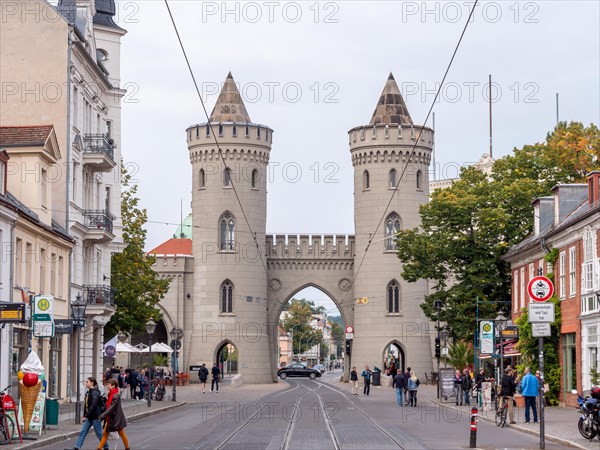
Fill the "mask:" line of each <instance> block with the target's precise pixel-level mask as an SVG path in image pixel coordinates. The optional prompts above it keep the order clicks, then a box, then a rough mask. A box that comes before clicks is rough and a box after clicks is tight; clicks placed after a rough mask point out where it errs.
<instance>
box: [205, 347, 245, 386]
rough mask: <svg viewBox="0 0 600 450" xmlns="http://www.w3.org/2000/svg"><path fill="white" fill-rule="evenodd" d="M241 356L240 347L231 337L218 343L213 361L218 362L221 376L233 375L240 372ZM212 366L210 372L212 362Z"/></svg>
mask: <svg viewBox="0 0 600 450" xmlns="http://www.w3.org/2000/svg"><path fill="white" fill-rule="evenodd" d="M239 356H240V355H239V352H238V348H237V347H236V346H235V344H234V343H233V342H231V341H230V340H229V339H225V340H223V341H221V342H219V343H218V344H217V346H216V348H215V351H214V358H213V361H212V363H215V362H216V363H217V365H218V366H219V370H220V371H221V378H225V377H227V376H233V375H236V374H237V373H238V372H239V367H238V361H239ZM210 366H211V367H210V368H209V369H208V370H209V372H210V369H211V368H212V364H211V365H210Z"/></svg>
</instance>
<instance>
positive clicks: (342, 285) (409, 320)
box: [151, 74, 433, 383]
mask: <svg viewBox="0 0 600 450" xmlns="http://www.w3.org/2000/svg"><path fill="white" fill-rule="evenodd" d="M213 133H214V134H213ZM186 138H187V145H188V150H189V156H190V163H191V165H192V180H193V195H192V222H193V238H192V240H193V251H192V252H191V253H192V256H193V273H191V274H190V273H188V272H187V269H184V268H183V267H182V266H181V265H180V266H179V267H178V268H177V270H176V272H177V274H175V272H173V271H172V269H173V267H171V266H172V260H173V258H181V256H182V255H181V253H180V254H179V255H173V254H168V253H169V252H172V251H173V250H165V249H164V248H163V249H162V250H161V247H162V246H161V247H158V248H157V249H155V250H153V251H151V253H153V254H155V255H156V256H157V258H158V259H157V262H156V265H155V269H156V270H157V271H158V272H159V273H160V274H163V275H166V274H167V272H169V274H170V275H172V276H175V275H176V276H180V275H181V276H182V277H183V278H182V280H183V282H184V286H183V287H181V286H177V287H174V286H173V285H172V286H171V288H170V291H169V293H168V294H167V297H166V299H165V300H164V301H163V302H161V305H162V307H163V308H164V311H165V317H167V319H166V322H165V326H166V328H167V329H169V328H170V327H171V325H175V323H171V322H170V321H171V320H172V319H171V318H172V317H173V311H174V310H173V308H174V306H173V302H175V303H177V304H178V305H179V306H178V308H182V307H183V308H184V311H185V313H184V317H183V321H182V322H181V321H180V322H179V323H178V324H177V325H178V326H181V325H183V329H184V339H183V347H182V351H181V354H180V367H181V368H182V369H183V368H184V367H185V368H187V367H188V366H189V365H195V364H199V363H207V364H210V363H211V362H212V361H215V360H216V359H217V357H218V354H219V351H220V349H221V348H222V347H223V345H225V344H227V343H232V344H233V345H235V347H236V348H237V350H238V355H239V361H238V371H239V372H240V373H241V374H242V376H243V379H244V383H264V382H271V381H274V380H275V379H276V367H277V363H278V358H277V351H278V345H277V344H278V339H279V328H278V324H279V316H280V314H281V311H282V310H283V307H284V305H285V304H286V303H287V302H288V301H289V300H290V299H291V298H293V296H294V295H295V294H297V293H298V292H299V291H301V290H302V289H304V288H306V287H308V286H313V287H316V288H319V289H321V290H322V291H323V292H325V293H326V294H327V295H328V296H329V297H330V298H331V299H332V300H333V301H334V302H335V304H336V305H337V306H338V308H339V310H340V313H341V315H342V318H343V320H344V324H345V325H346V326H348V325H350V326H353V327H354V339H353V344H352V354H351V355H350V357H346V358H345V365H346V367H345V369H346V373H347V371H348V370H349V367H350V365H356V366H357V367H361V366H364V365H365V364H368V365H369V366H371V367H373V366H377V367H380V368H383V361H384V352H385V350H386V349H387V348H388V347H389V346H390V345H395V347H396V349H397V350H398V351H399V354H400V358H401V364H402V366H403V367H404V368H406V367H407V366H411V367H412V368H413V369H414V370H415V372H416V373H417V374H419V375H420V376H421V377H423V373H424V372H430V371H431V370H432V368H433V359H432V338H431V333H433V327H430V322H429V320H428V319H427V318H426V317H425V316H424V315H423V313H422V311H421V309H420V307H419V305H420V304H421V302H422V301H423V299H424V297H425V295H427V293H428V292H427V291H428V285H427V282H425V281H420V282H418V283H411V284H409V283H406V282H404V281H403V280H402V278H401V277H400V272H401V264H400V261H399V260H398V258H397V256H396V254H395V251H394V242H393V234H394V233H395V232H397V231H398V230H399V229H401V228H412V227H416V226H418V225H419V206H420V205H421V204H423V203H426V202H427V201H428V197H429V180H428V168H429V164H430V159H431V152H432V145H433V144H432V142H433V131H432V130H431V129H429V128H425V127H420V126H417V125H414V124H413V122H412V119H411V117H410V115H409V113H408V109H407V108H406V105H405V104H404V100H403V99H402V96H401V95H400V91H399V89H398V86H397V84H396V82H395V80H394V78H393V77H392V76H391V75H390V77H389V78H388V80H387V82H386V85H385V87H384V90H383V92H382V95H381V97H380V99H379V102H378V105H377V107H376V110H375V113H374V114H373V117H372V119H371V121H370V123H369V125H365V126H359V127H356V128H353V129H352V130H350V132H349V144H350V157H351V159H352V162H353V166H354V172H355V176H354V179H355V183H354V194H355V224H356V236H343V235H277V236H274V235H270V234H268V233H266V229H265V224H266V216H267V199H266V187H267V186H266V173H267V172H266V171H267V164H268V162H269V157H270V152H271V146H272V144H273V131H272V130H271V129H270V128H269V127H268V126H265V125H260V124H257V123H254V122H252V121H251V120H250V117H249V115H248V112H247V111H246V108H245V106H244V104H243V102H242V100H241V97H240V95H239V92H238V91H237V88H236V86H235V82H234V81H233V77H232V76H231V74H229V75H228V77H227V79H226V81H225V83H224V86H223V89H222V92H221V94H220V96H219V99H218V100H217V104H216V106H215V108H214V110H213V112H212V114H211V118H210V124H207V123H201V124H198V125H192V126H190V127H189V128H188V129H187V132H186ZM413 147H414V152H413V151H412V150H413ZM405 167H406V168H405ZM229 177H230V179H231V180H232V182H230V181H229ZM392 194H393V198H392V201H391V203H390V205H389V207H388V202H389V201H390V197H392ZM240 203H241V205H243V211H242V209H241V208H240ZM386 208H387V209H386ZM176 237H178V236H176ZM175 240H177V239H175ZM182 240H183V239H182ZM171 241H173V240H171ZM165 244H166V243H165ZM165 244H163V245H165ZM168 247H169V248H171V247H172V246H168ZM367 248H368V249H369V250H368V252H366V255H365V251H366V249H367ZM185 261H186V266H185V267H186V268H188V267H189V266H188V265H187V264H188V263H190V264H191V263H192V259H191V258H189V255H188V256H186V257H185ZM192 279H193V281H192ZM175 290H177V292H178V293H176V292H175ZM188 294H189V295H188ZM357 297H360V298H366V301H365V302H361V303H360V304H358V303H357V302H356V298H357ZM167 322H168V323H167Z"/></svg>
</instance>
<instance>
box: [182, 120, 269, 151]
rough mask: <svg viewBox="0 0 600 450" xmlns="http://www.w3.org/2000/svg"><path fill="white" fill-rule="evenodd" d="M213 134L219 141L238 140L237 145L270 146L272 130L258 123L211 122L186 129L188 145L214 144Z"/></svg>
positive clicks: (229, 141)
mask: <svg viewBox="0 0 600 450" xmlns="http://www.w3.org/2000/svg"><path fill="white" fill-rule="evenodd" d="M213 132H214V134H215V135H216V136H217V140H218V141H219V143H231V142H239V143H240V144H239V145H247V144H255V145H260V146H264V147H268V148H269V149H270V148H271V145H272V144H273V130H272V129H271V128H269V127H268V126H266V125H261V124H258V123H250V122H246V123H235V122H213V123H212V124H211V126H209V125H208V123H202V124H196V125H192V126H190V127H188V129H187V130H186V139H187V143H188V147H190V148H191V147H192V146H193V145H198V144H200V145H206V144H213V145H216V144H215V138H214V136H213Z"/></svg>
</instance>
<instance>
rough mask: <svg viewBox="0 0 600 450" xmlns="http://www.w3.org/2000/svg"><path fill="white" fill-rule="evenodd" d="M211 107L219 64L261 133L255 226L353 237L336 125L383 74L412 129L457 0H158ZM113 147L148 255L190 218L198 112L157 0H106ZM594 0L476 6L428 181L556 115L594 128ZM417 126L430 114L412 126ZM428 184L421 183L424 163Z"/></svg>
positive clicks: (368, 96) (548, 123) (528, 139)
mask: <svg viewBox="0 0 600 450" xmlns="http://www.w3.org/2000/svg"><path fill="white" fill-rule="evenodd" d="M169 4H170V6H171V10H172V12H173V15H174V17H175V20H176V22H177V25H178V27H179V31H180V34H181V37H182V39H183V43H184V45H185V47H186V50H187V52H188V56H189V58H190V61H191V65H192V68H193V70H194V74H195V76H196V79H197V81H198V83H199V87H200V89H201V91H202V94H203V97H204V100H205V101H206V107H207V109H208V111H209V113H210V111H212V108H213V106H214V103H215V101H216V98H217V95H218V91H219V89H220V87H221V83H222V82H223V81H224V80H225V77H226V75H227V72H228V71H231V72H232V73H233V76H234V78H235V80H236V82H237V83H238V85H239V88H240V92H241V94H242V96H243V98H244V99H245V104H246V108H247V110H248V112H249V114H250V117H251V119H252V121H253V122H258V123H261V124H265V125H268V126H270V127H271V128H272V129H273V130H274V132H275V133H274V138H273V148H272V151H271V164H270V170H269V176H270V178H269V182H268V217H267V231H268V232H273V233H301V232H302V233H337V234H343V233H348V234H352V233H353V232H354V219H353V193H352V191H353V182H352V180H353V168H352V164H351V162H350V153H349V148H348V136H347V132H348V130H350V129H351V128H353V127H355V126H359V125H364V124H368V122H369V120H370V118H371V115H372V113H373V110H374V108H375V105H376V103H377V100H378V98H379V94H380V92H381V90H382V88H383V86H384V83H385V80H386V78H387V76H388V74H389V73H390V72H393V74H394V76H395V78H396V80H397V82H398V84H399V86H400V89H401V90H402V92H403V95H404V99H405V101H406V103H407V106H408V108H409V111H410V113H411V115H412V118H413V121H414V122H415V123H417V124H422V123H423V121H424V120H425V117H426V114H427V111H428V109H429V107H430V105H431V104H432V101H433V98H434V95H435V89H436V87H437V86H438V83H439V81H440V80H441V79H442V76H443V74H444V71H445V69H446V66H447V64H448V62H449V60H450V57H451V55H452V52H453V51H454V48H455V45H456V43H457V41H458V38H459V36H460V33H461V31H462V29H463V26H464V23H465V22H466V20H467V17H468V15H469V12H470V8H471V6H470V5H471V4H472V3H471V2H463V1H458V2H434V1H431V2H421V1H419V2H410V1H409V2H400V1H368V2H367V1H335V2H312V1H309V2H286V1H273V2H220V1H219V2H200V1H190V0H186V1H173V2H170V3H169ZM117 10H118V11H117V17H116V20H117V22H118V23H119V24H120V25H121V26H122V27H124V28H126V29H127V30H128V34H127V35H126V36H125V37H124V39H123V45H122V52H123V53H122V84H123V85H124V86H125V87H126V88H128V90H129V93H128V95H127V97H126V99H125V102H124V105H123V142H122V150H123V155H124V158H125V159H126V161H128V162H129V163H130V164H132V165H133V166H134V167H135V168H136V173H135V178H136V180H137V182H138V183H139V194H140V197H141V200H142V205H143V206H144V207H146V208H147V209H148V215H149V219H150V223H149V224H148V231H149V233H148V241H147V248H148V249H150V248H153V247H154V246H156V245H158V244H160V243H161V242H162V241H164V240H166V239H168V238H169V237H171V235H172V234H173V233H174V231H175V226H173V225H166V224H163V223H161V222H168V223H170V224H173V223H175V224H176V223H178V222H179V220H180V215H181V213H180V203H181V201H182V202H183V214H184V216H185V215H187V214H188V213H189V212H190V209H189V205H190V200H191V192H190V191H191V166H190V163H189V159H188V152H187V147H186V142H185V129H186V128H187V127H188V126H190V125H192V124H197V123H203V122H205V121H206V117H205V116H204V113H203V111H202V107H201V104H200V101H199V99H198V97H197V96H196V93H195V90H194V86H193V84H192V81H191V78H190V75H189V73H188V71H187V68H186V66H185V61H184V58H183V56H182V53H181V51H180V49H179V46H178V42H177V39H176V36H175V32H174V30H173V27H172V25H171V22H170V19H169V16H168V13H167V10H166V7H165V4H164V2H163V1H156V0H155V1H141V2H139V1H138V2H132V1H121V2H118V3H117ZM599 17H600V10H599V3H598V2H596V1H541V2H538V1H535V2H531V1H527V2H526V1H519V2H517V1H499V2H490V1H485V2H480V4H479V5H478V6H477V8H476V9H475V12H474V15H473V19H472V22H471V23H470V25H469V27H468V30H467V33H466V35H465V38H464V39H463V42H462V45H461V47H460V49H459V51H458V54H457V57H456V59H455V61H454V64H453V66H452V69H451V70H450V73H449V76H448V78H447V80H446V83H447V84H446V86H445V88H444V89H442V94H441V98H440V100H439V102H437V104H436V105H435V108H434V111H435V120H436V124H435V127H436V176H437V178H438V179H439V178H448V177H454V176H455V175H456V173H457V167H458V166H460V165H463V164H470V163H474V162H476V161H477V160H478V159H479V158H480V156H481V155H482V154H483V153H484V152H488V151H489V139H488V133H489V130H488V97H487V96H488V94H487V81H488V75H489V74H491V75H492V78H493V82H494V89H493V94H492V98H493V101H494V106H493V108H494V109H493V117H494V125H493V132H494V149H493V152H494V157H501V156H502V155H505V154H507V153H509V152H511V151H512V149H513V148H514V147H520V146H522V145H524V144H528V143H533V142H538V141H541V140H543V139H544V137H545V135H546V133H547V132H548V131H549V130H551V129H552V128H553V127H554V125H555V123H556V93H559V95H560V97H559V98H560V100H559V103H560V119H561V120H577V121H581V122H584V123H585V124H589V123H590V122H593V123H595V124H598V122H599V117H600V104H599V98H600V93H599V79H600V70H599V69H600V61H599V54H600V48H599V42H600V35H599V29H600V24H599ZM427 125H428V126H431V125H432V124H431V119H430V121H429V122H428V123H427ZM430 178H431V179H433V168H432V170H431V174H430Z"/></svg>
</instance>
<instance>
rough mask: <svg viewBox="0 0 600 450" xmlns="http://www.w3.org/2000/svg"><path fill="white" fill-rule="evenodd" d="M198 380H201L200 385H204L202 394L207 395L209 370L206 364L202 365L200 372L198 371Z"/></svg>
mask: <svg viewBox="0 0 600 450" xmlns="http://www.w3.org/2000/svg"><path fill="white" fill-rule="evenodd" d="M198 378H200V384H201V385H202V393H203V394H204V393H206V380H208V369H207V368H206V363H202V366H201V367H200V370H199V371H198Z"/></svg>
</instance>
